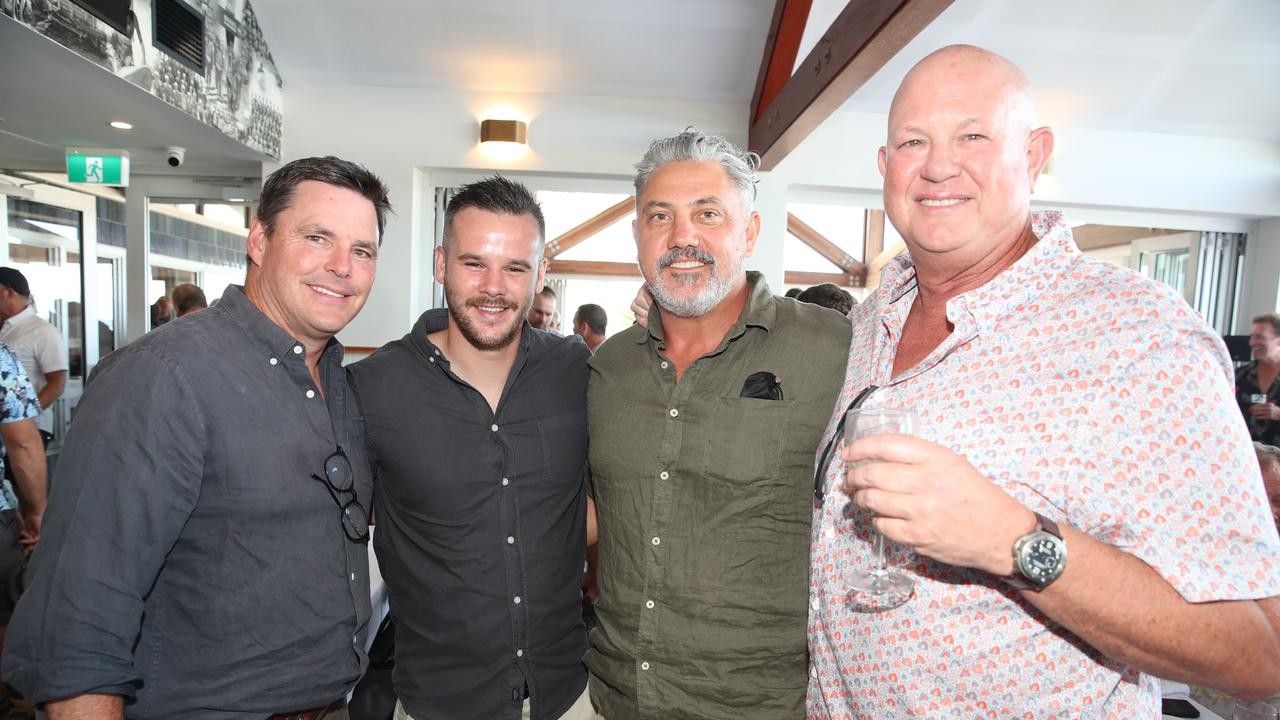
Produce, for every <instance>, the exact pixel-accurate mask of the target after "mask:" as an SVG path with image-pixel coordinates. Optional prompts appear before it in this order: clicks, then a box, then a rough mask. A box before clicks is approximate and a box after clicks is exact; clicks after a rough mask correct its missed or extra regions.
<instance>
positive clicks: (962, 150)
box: [879, 47, 1053, 264]
mask: <svg viewBox="0 0 1280 720" xmlns="http://www.w3.org/2000/svg"><path fill="white" fill-rule="evenodd" d="M1033 114H1034V111H1033V108H1032V103H1031V97H1030V93H1029V91H1028V89H1027V87H1026V80H1025V78H1023V76H1022V73H1021V71H1019V70H1018V69H1017V68H1016V67H1015V66H1013V65H1012V64H1010V63H1009V62H1008V61H1006V60H1004V59H1002V58H999V57H997V56H994V55H992V54H990V53H987V52H986V51H983V50H979V49H977V48H968V47H954V48H946V49H944V50H940V51H938V52H936V53H934V54H933V55H931V56H929V57H927V58H925V59H924V60H922V61H921V62H920V63H919V64H918V65H916V67H915V68H913V69H912V70H911V72H910V73H908V75H907V77H906V79H904V80H903V82H902V86H901V87H900V88H899V89H898V93H897V95H896V96H894V99H893V105H892V108H891V110H890V112H889V137H888V143H887V145H886V146H885V147H883V148H881V149H880V155H879V165H880V173H881V174H882V175H883V176H884V201H885V211H886V213H887V214H888V216H889V219H890V220H891V221H892V222H893V226H894V227H895V228H896V229H897V230H898V232H899V234H901V235H902V237H903V239H904V240H905V241H906V242H907V245H908V247H909V248H910V250H911V253H912V255H913V256H919V255H922V254H936V255H948V254H953V255H957V256H959V257H958V258H957V259H958V260H959V261H960V262H965V263H969V264H972V260H973V259H974V258H978V257H982V256H985V255H986V254H988V253H990V252H991V251H992V250H994V249H996V248H999V247H1002V246H1003V245H1004V244H1006V243H1012V242H1014V241H1016V240H1017V239H1018V238H1019V237H1020V236H1021V234H1022V231H1023V230H1024V229H1025V228H1026V226H1027V223H1028V218H1029V214H1030V206H1031V191H1032V188H1033V187H1034V185H1035V181H1036V178H1037V177H1038V176H1039V171H1040V167H1041V166H1042V165H1043V164H1044V161H1045V160H1046V159H1047V158H1048V156H1049V153H1050V152H1052V149H1053V135H1052V131H1050V130H1049V129H1048V128H1040V129H1038V130H1034V131H1033V130H1032V129H1031V122H1032V117H1033Z"/></svg>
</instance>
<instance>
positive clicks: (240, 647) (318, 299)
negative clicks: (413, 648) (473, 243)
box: [4, 157, 390, 720]
mask: <svg viewBox="0 0 1280 720" xmlns="http://www.w3.org/2000/svg"><path fill="white" fill-rule="evenodd" d="M389 211H390V203H389V202H388V200H387V190H386V187H385V186H384V185H383V184H382V182H381V181H380V180H379V179H378V178H377V177H376V176H374V175H373V174H372V173H370V172H369V171H368V170H365V169H364V168H362V167H360V166H359V165H356V164H354V163H350V162H347V161H345V160H340V159H338V158H334V157H325V158H305V159H301V160H295V161H293V162H290V163H288V164H286V165H285V166H284V167H282V168H280V169H279V170H277V171H276V172H274V173H272V174H271V176H270V177H268V178H267V180H266V182H265V183H264V184H263V188H262V194H261V198H260V201H259V205H258V214H257V217H255V218H254V220H253V222H252V223H251V225H250V229H249V237H248V241H247V254H248V257H249V269H248V273H247V275H246V277H245V284H244V287H243V288H241V287H239V286H236V285H232V286H229V287H228V288H227V289H226V291H225V292H224V293H223V295H222V299H221V300H220V301H219V302H218V303H217V304H216V305H214V306H213V307H212V308H210V309H208V310H206V311H203V312H200V313H197V314H195V315H193V316H191V317H190V318H187V319H186V320H185V321H183V322H180V323H171V324H169V325H166V326H165V327H162V328H160V329H158V330H155V331H153V332H150V333H148V334H147V335H146V336H144V337H143V338H141V339H139V340H137V341H135V342H133V343H132V344H130V345H128V346H126V347H124V348H122V349H121V350H118V351H116V352H114V353H112V354H111V355H109V356H107V357H106V358H105V359H103V361H102V362H101V363H100V364H99V365H98V368H97V369H96V370H95V371H94V376H93V382H91V383H89V385H88V388H87V389H86V390H85V394H84V397H83V398H82V399H81V401H80V404H79V409H78V411H77V416H76V422H75V423H74V424H73V425H72V426H71V429H70V431H69V432H68V434H67V440H66V447H65V448H64V450H63V453H62V458H61V461H60V462H59V463H58V469H57V481H56V482H54V483H53V486H52V494H51V497H50V499H49V507H48V511H47V514H46V519H45V523H44V526H43V533H42V539H41V541H40V543H39V545H38V546H37V549H36V552H35V554H34V555H33V556H32V560H31V567H30V571H29V573H28V581H29V582H28V586H27V591H26V593H25V594H24V595H23V597H22V599H21V600H19V602H18V607H17V609H16V610H15V611H14V615H13V621H12V623H11V625H10V632H9V637H8V643H7V645H6V647H5V649H4V678H5V680H6V681H8V682H9V683H10V684H12V685H13V686H14V687H16V688H18V689H19V690H20V691H21V692H22V693H23V694H24V695H25V696H26V697H27V698H28V699H29V700H31V702H33V703H35V704H37V705H40V704H46V708H47V711H48V716H49V720H68V719H72V720H80V719H81V718H92V719H93V720H119V719H120V718H123V717H124V716H125V714H126V710H125V708H126V705H127V708H128V711H127V714H128V717H130V718H134V719H135V720H161V719H167V718H183V720H241V719H243V720H250V719H252V720H262V719H263V718H267V717H277V716H279V717H287V718H297V717H299V716H302V717H306V718H309V719H312V720H318V719H319V718H325V720H345V718H346V717H347V711H346V706H345V696H346V694H347V693H348V692H350V691H351V688H352V687H353V686H354V685H355V683H356V681H357V679H359V677H360V674H361V672H363V669H364V666H365V663H366V656H365V654H364V644H365V635H366V632H367V629H368V623H369V618H370V613H371V610H370V599H369V568H368V564H369V559H368V547H367V545H366V542H367V540H368V537H369V523H368V518H367V512H366V508H368V506H369V502H370V497H371V495H372V479H371V477H370V475H369V463H368V459H367V458H366V457H365V449H364V448H365V444H364V435H363V428H364V425H363V423H362V421H361V418H360V414H359V410H358V408H357V407H356V404H355V402H354V400H353V399H352V398H351V397H350V391H349V388H348V385H347V379H346V372H345V371H344V370H343V368H342V357H343V348H342V345H341V343H339V342H337V341H336V340H335V339H334V335H335V334H336V333H337V332H338V331H339V330H341V329H342V328H343V327H345V326H346V325H347V323H348V322H350V321H351V319H352V318H354V317H355V316H356V314H357V313H358V312H359V311H360V309H361V308H362V307H363V306H364V303H365V300H366V298H368V295H369V291H370V289H371V288H372V286H373V277H374V271H375V269H376V267H377V257H378V248H379V240H380V238H381V235H382V229H383V227H384V223H385V217H386V214H387V213H388V212H389Z"/></svg>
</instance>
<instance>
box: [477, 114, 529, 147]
mask: <svg viewBox="0 0 1280 720" xmlns="http://www.w3.org/2000/svg"><path fill="white" fill-rule="evenodd" d="M528 133H529V126H528V125H527V124H525V123H524V121H522V120H482V121H480V142H482V143H486V142H509V143H520V144H521V145H525V144H528V142H529V140H528Z"/></svg>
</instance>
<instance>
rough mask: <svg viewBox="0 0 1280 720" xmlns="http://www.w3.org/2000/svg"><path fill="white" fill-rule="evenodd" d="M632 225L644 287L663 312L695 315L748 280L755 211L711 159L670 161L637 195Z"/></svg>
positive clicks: (757, 229) (757, 217) (756, 229)
mask: <svg viewBox="0 0 1280 720" xmlns="http://www.w3.org/2000/svg"><path fill="white" fill-rule="evenodd" d="M636 206H637V208H638V210H637V213H636V220H635V224H634V226H633V231H634V233H635V238H636V249H637V251H638V255H639V262H640V271H641V273H643V274H644V280H645V285H647V286H648V288H649V291H650V292H651V293H653V298H654V300H655V301H656V302H657V303H658V306H659V307H660V308H662V309H663V310H665V311H667V312H669V313H671V314H672V315H675V316H677V317H699V316H701V315H705V314H707V313H708V312H710V311H711V309H712V308H714V307H716V306H717V305H719V304H720V303H721V302H723V301H724V300H725V298H727V297H729V295H730V294H731V293H733V291H734V290H737V289H739V288H741V287H742V286H743V285H744V284H745V283H746V275H745V274H744V273H743V270H742V268H743V263H744V262H745V261H746V259H747V258H748V257H750V256H751V253H752V252H753V251H754V250H755V244H756V237H757V236H758V235H759V233H760V215H759V214H758V213H756V212H754V211H751V212H746V211H745V210H744V209H743V207H742V200H741V197H740V195H739V193H738V189H737V187H736V186H735V185H734V184H733V181H731V180H730V179H729V176H728V174H727V173H725V171H724V169H723V168H721V167H720V166H719V165H718V164H716V163H713V162H696V161H691V160H683V161H678V162H671V163H667V164H666V165H663V166H661V167H659V168H658V169H657V170H655V171H654V172H653V174H652V175H650V176H649V182H648V183H647V184H646V185H645V187H644V190H643V191H642V192H641V193H640V195H639V197H637V198H636Z"/></svg>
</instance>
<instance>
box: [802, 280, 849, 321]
mask: <svg viewBox="0 0 1280 720" xmlns="http://www.w3.org/2000/svg"><path fill="white" fill-rule="evenodd" d="M796 300H799V301H800V302H802V303H811V304H813V305H821V306H822V307H828V308H831V309H832V310H835V311H836V312H838V313H840V314H841V315H848V314H849V311H850V310H852V309H853V296H852V295H850V294H849V293H847V292H845V291H844V290H842V289H840V287H839V286H836V285H832V284H831V283H822V284H821V285H814V286H813V287H811V288H808V289H807V290H805V291H804V292H802V293H800V294H799V295H797V296H796Z"/></svg>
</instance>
